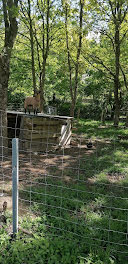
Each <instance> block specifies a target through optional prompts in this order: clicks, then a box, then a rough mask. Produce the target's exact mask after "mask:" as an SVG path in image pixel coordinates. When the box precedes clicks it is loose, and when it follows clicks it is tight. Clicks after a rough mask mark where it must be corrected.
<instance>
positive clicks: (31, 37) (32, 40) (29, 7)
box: [28, 0, 36, 94]
mask: <svg viewBox="0 0 128 264" xmlns="http://www.w3.org/2000/svg"><path fill="white" fill-rule="evenodd" d="M28 17H29V34H30V45H31V63H32V79H33V91H34V94H35V93H36V74H35V57H34V37H33V27H32V18H31V4H30V0H28Z"/></svg>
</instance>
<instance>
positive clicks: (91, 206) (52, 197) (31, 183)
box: [0, 115, 128, 255]
mask: <svg viewBox="0 0 128 264" xmlns="http://www.w3.org/2000/svg"><path fill="white" fill-rule="evenodd" d="M17 118H18V115H17V117H16V123H15V128H11V127H8V129H12V130H14V132H15V137H16V136H17ZM1 120H2V115H1ZM2 127H3V126H2V121H1V122H0V128H2ZM35 131H36V130H35V128H34V127H33V126H32V131H31V132H30V131H29V132H30V133H31V139H30V140H27V141H28V142H29V143H30V147H29V149H21V148H20V150H19V164H20V167H19V205H20V206H19V207H20V208H19V209H20V212H21V211H23V214H35V215H38V214H39V215H40V212H42V213H43V214H45V215H46V221H45V225H46V226H47V227H48V228H49V229H50V230H54V235H60V236H61V234H62V233H63V232H64V233H67V236H68V234H71V235H73V236H74V237H79V239H80V240H81V239H82V241H84V240H85V241H88V243H90V244H91V246H92V245H94V246H95V247H96V246H98V247H102V248H104V247H106V245H111V246H112V247H111V251H115V252H119V253H122V254H127V255H128V196H127V189H128V185H127V184H122V183H121V181H120V183H118V182H117V181H118V179H119V177H120V174H121V172H120V170H119V172H118V161H116V159H115V157H114V155H113V156H110V159H109V161H108V160H107V158H106V160H105V156H104V155H106V152H105V151H106V150H105V149H106V147H107V146H109V148H110V153H111V151H112V150H113V153H114V152H115V151H116V150H118V144H119V142H118V141H117V140H115V139H113V140H110V141H108V143H107V144H105V143H103V142H102V140H101V139H95V140H94V141H93V148H92V149H91V150H88V149H87V147H86V142H87V139H85V138H83V136H79V137H77V138H76V145H75V146H67V147H62V148H60V149H59V150H58V149H57V150H56V148H55V147H58V144H55V143H54V144H53V143H50V142H49V136H50V134H51V131H50V126H48V129H47V131H44V132H46V133H47V140H46V141H44V144H45V145H46V148H45V150H43V151H36V152H34V151H33V149H32V142H33V139H32V133H33V132H35ZM58 135H59V134H58ZM4 139H5V140H6V139H7V138H5V137H4V135H2V129H1V146H0V147H1V153H0V161H1V164H0V179H1V193H2V194H3V193H4V192H6V186H5V183H6V184H7V182H9V181H11V154H7V153H6V154H4V149H6V148H8V150H9V152H10V151H11V147H10V148H9V147H7V146H4V143H3V142H4ZM19 141H22V140H21V139H20V140H19ZM40 143H42V141H41V142H38V144H40ZM123 148H124V147H123ZM103 157H104V166H103V167H102V164H101V163H100V162H99V160H100V159H101V160H102V158H103ZM108 166H117V171H116V175H115V173H114V172H111V173H110V175H109V178H110V177H111V179H110V180H108V181H103V182H102V180H101V181H100V180H99V179H97V175H98V174H99V173H102V171H104V168H106V167H108ZM125 166H126V165H124V171H123V173H122V176H123V178H125V179H126V178H127V175H128V167H125ZM122 169H123V167H122ZM92 186H93V188H92ZM36 206H37V211H35V208H36ZM91 217H92V218H96V219H95V221H93V220H92V223H91ZM47 218H48V221H47ZM104 218H105V223H104V224H102V219H104ZM98 221H99V223H98ZM55 222H56V224H55ZM53 223H54V225H53ZM84 230H86V232H84ZM69 239H70V238H69Z"/></svg>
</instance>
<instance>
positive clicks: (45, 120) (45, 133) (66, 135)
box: [7, 111, 72, 151]
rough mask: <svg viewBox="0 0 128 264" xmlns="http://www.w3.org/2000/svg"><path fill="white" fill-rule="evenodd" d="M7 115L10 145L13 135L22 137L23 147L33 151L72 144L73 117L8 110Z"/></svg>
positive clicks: (21, 145)
mask: <svg viewBox="0 0 128 264" xmlns="http://www.w3.org/2000/svg"><path fill="white" fill-rule="evenodd" d="M7 117H8V138H9V145H10V144H11V139H12V138H13V137H18V138H19V139H20V140H19V141H20V148H21V149H25V150H32V151H33V150H34V151H44V150H46V149H49V148H50V147H51V146H54V145H55V146H65V145H68V144H70V141H71V123H72V117H68V116H57V115H56V116H53V115H47V114H41V113H39V114H38V115H33V114H30V115H29V114H25V113H24V112H16V111H7Z"/></svg>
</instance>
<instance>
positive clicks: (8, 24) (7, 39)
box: [0, 0, 18, 138]
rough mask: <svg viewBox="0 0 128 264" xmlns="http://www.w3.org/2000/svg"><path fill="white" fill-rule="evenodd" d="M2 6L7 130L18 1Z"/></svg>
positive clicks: (0, 93) (0, 101)
mask: <svg viewBox="0 0 128 264" xmlns="http://www.w3.org/2000/svg"><path fill="white" fill-rule="evenodd" d="M2 6H3V23H4V47H3V49H2V51H1V53H0V110H2V114H1V124H2V126H3V127H4V128H6V127H7V117H6V108H7V91H8V81H9V68H10V59H11V54H12V49H13V45H14V41H15V38H16V35H17V31H18V24H17V20H16V18H17V15H18V0H2ZM3 133H4V137H5V138H6V133H7V130H6V129H4V131H3ZM1 134H2V127H1Z"/></svg>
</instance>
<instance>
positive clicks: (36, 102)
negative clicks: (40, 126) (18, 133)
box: [24, 92, 40, 114]
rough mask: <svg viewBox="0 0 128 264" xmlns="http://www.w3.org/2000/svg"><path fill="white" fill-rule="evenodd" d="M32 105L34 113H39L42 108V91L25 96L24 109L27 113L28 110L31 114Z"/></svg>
mask: <svg viewBox="0 0 128 264" xmlns="http://www.w3.org/2000/svg"><path fill="white" fill-rule="evenodd" d="M30 107H32V109H33V111H34V114H37V110H38V109H39V108H40V92H37V93H36V94H35V96H34V97H32V96H29V97H26V98H25V101H24V109H25V113H26V112H27V109H28V112H29V114H30Z"/></svg>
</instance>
